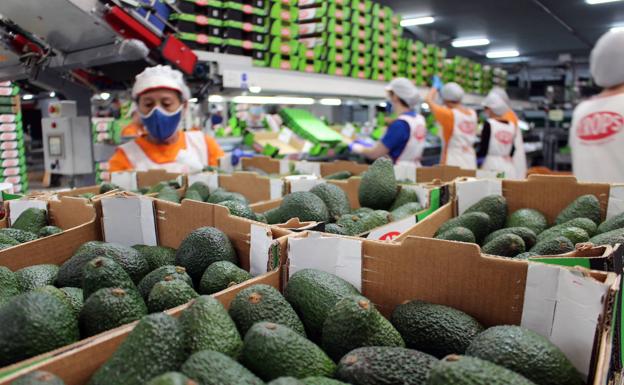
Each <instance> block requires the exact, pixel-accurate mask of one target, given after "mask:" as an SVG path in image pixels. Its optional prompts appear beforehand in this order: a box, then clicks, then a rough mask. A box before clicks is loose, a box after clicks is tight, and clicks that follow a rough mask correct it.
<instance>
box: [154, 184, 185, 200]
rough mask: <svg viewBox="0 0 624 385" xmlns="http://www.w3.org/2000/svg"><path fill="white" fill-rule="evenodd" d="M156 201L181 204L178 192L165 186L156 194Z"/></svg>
mask: <svg viewBox="0 0 624 385" xmlns="http://www.w3.org/2000/svg"><path fill="white" fill-rule="evenodd" d="M156 199H160V200H163V201H168V202H173V203H180V196H179V195H178V192H177V191H176V190H175V189H174V188H173V187H171V186H164V187H163V188H162V189H161V190H160V191H159V192H158V193H157V194H156Z"/></svg>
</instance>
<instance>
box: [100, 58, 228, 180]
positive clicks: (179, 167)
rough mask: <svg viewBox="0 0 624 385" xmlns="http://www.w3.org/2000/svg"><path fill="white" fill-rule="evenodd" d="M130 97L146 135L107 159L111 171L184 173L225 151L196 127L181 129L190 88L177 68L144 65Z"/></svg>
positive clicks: (213, 161) (213, 160)
mask: <svg viewBox="0 0 624 385" xmlns="http://www.w3.org/2000/svg"><path fill="white" fill-rule="evenodd" d="M132 97H133V98H134V99H135V102H136V104H137V108H138V112H139V115H140V117H141V121H142V123H143V126H144V127H145V130H146V131H147V135H144V136H140V137H138V138H136V139H134V140H133V141H131V142H128V143H125V144H122V145H121V146H119V147H118V148H117V150H116V151H115V153H114V154H113V156H112V158H111V159H110V160H109V168H110V171H111V172H114V171H123V170H138V171H146V170H150V169H164V170H167V171H168V172H176V173H187V172H199V171H201V170H203V169H204V168H205V167H206V166H216V165H217V163H218V159H219V158H220V157H222V156H223V155H224V153H223V150H221V147H219V145H218V144H217V142H216V141H215V140H214V139H213V138H211V137H209V136H207V135H205V134H204V133H203V132H201V131H199V130H193V131H183V130H182V126H183V123H182V122H183V119H182V117H183V115H184V113H185V111H186V109H187V108H188V106H187V101H188V99H189V98H190V91H189V88H188V87H187V86H186V84H185V83H184V79H183V77H182V73H181V72H180V71H177V70H174V69H172V68H171V67H169V66H162V65H158V66H155V67H150V68H146V69H145V70H144V71H143V72H142V73H140V74H139V75H137V77H136V81H135V83H134V86H133V87H132Z"/></svg>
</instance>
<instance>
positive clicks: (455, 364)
mask: <svg viewBox="0 0 624 385" xmlns="http://www.w3.org/2000/svg"><path fill="white" fill-rule="evenodd" d="M426 384H427V385H450V384H453V385H536V384H534V383H533V382H531V381H529V380H527V379H526V378H525V377H522V376H521V375H520V374H517V373H514V372H512V371H511V370H508V369H505V368H503V367H502V366H498V365H496V364H493V363H491V362H489V361H484V360H481V359H478V358H475V357H466V356H456V355H452V356H448V357H446V358H445V359H444V360H441V361H439V362H437V363H436V364H435V365H433V367H432V368H431V372H430V374H429V379H428V380H427V383H426Z"/></svg>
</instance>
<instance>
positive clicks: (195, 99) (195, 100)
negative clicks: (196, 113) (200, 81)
mask: <svg viewBox="0 0 624 385" xmlns="http://www.w3.org/2000/svg"><path fill="white" fill-rule="evenodd" d="M197 100H198V99H197V98H190V99H189V102H191V103H197Z"/></svg>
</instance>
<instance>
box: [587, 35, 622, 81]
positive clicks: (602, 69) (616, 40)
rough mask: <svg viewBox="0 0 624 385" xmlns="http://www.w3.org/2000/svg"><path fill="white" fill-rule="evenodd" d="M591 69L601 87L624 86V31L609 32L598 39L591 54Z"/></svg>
mask: <svg viewBox="0 0 624 385" xmlns="http://www.w3.org/2000/svg"><path fill="white" fill-rule="evenodd" d="M589 68H590V70H591V74H592V76H593V77H594V81H595V82H596V84H598V85H599V86H600V87H604V88H611V87H615V86H618V85H620V84H624V31H617V32H616V31H609V32H607V33H605V34H604V35H602V37H601V38H600V39H598V42H597V43H596V45H595V46H594V49H593V50H592V52H591V56H590V59H589Z"/></svg>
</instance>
